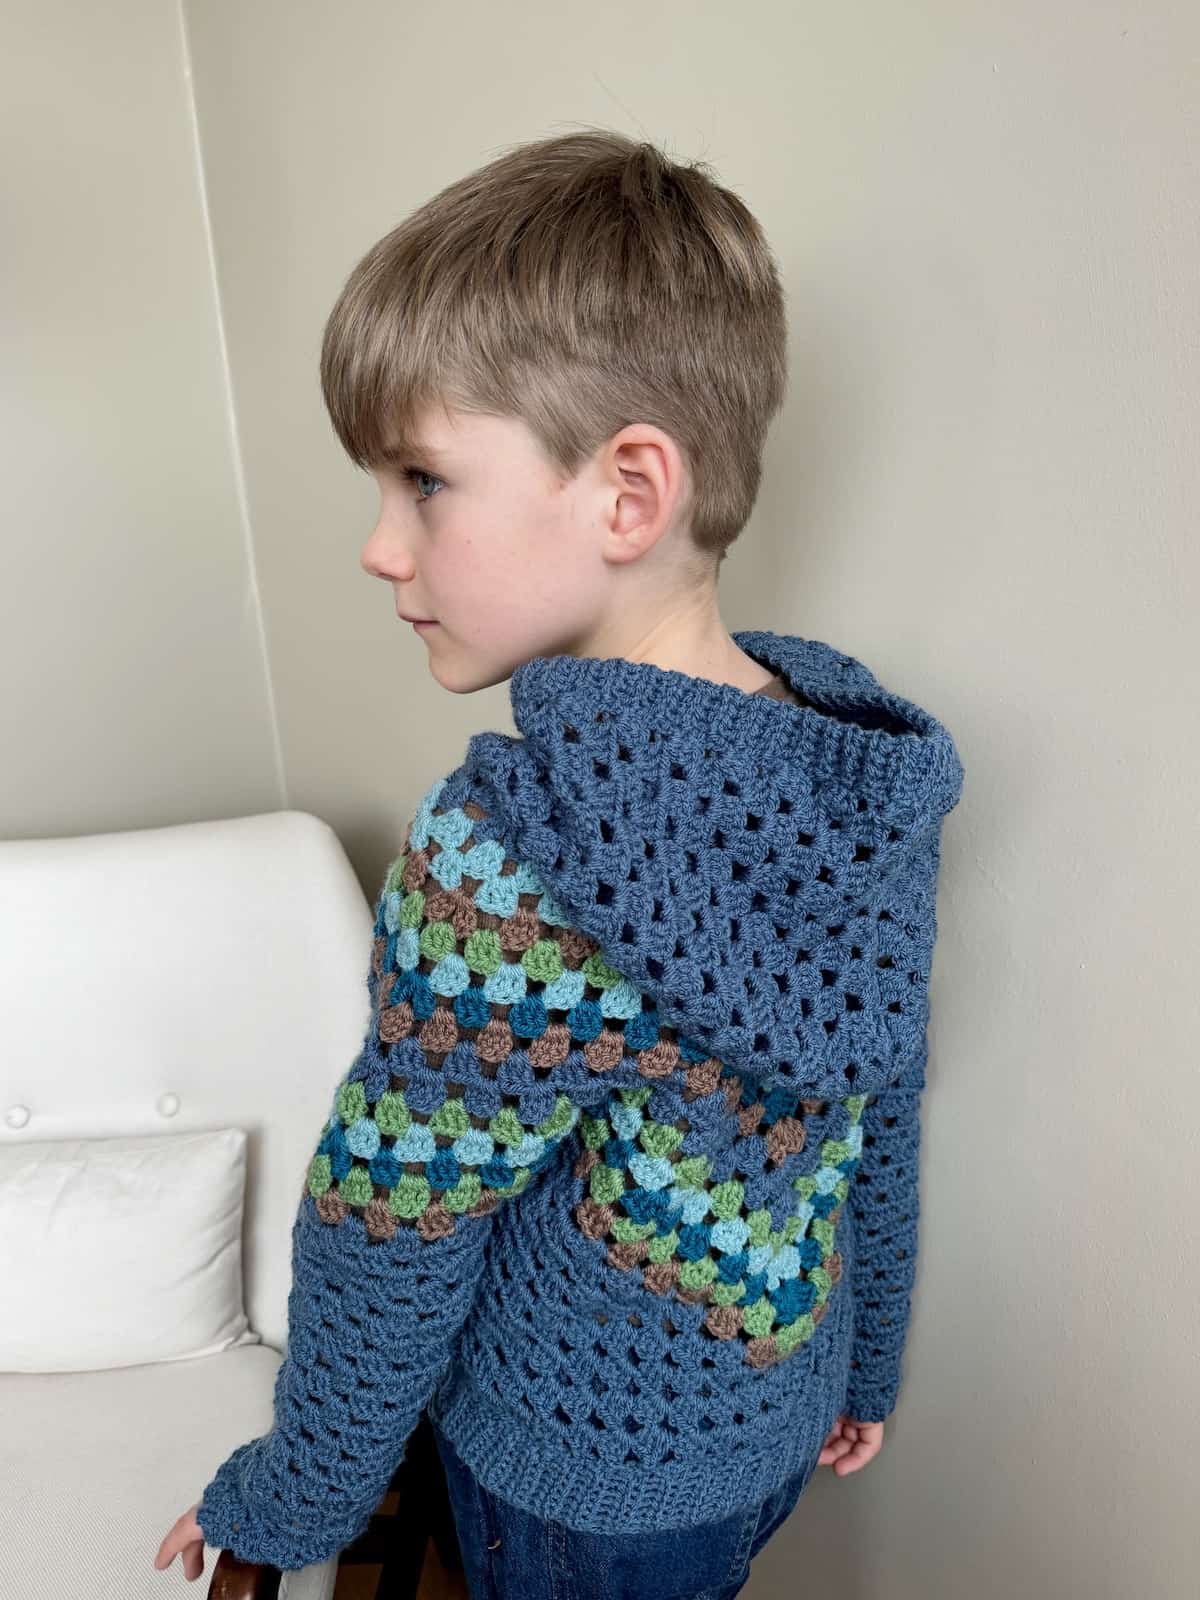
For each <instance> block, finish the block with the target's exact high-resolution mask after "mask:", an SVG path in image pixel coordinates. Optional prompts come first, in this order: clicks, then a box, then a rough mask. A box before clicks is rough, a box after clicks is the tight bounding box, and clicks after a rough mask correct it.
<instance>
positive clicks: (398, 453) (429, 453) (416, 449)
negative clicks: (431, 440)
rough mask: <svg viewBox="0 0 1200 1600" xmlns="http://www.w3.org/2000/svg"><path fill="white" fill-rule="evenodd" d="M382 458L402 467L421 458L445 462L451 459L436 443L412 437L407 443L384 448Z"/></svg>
mask: <svg viewBox="0 0 1200 1600" xmlns="http://www.w3.org/2000/svg"><path fill="white" fill-rule="evenodd" d="M380 460H382V461H383V462H385V463H386V464H387V465H388V466H391V467H402V466H406V465H408V464H410V463H411V462H413V461H420V460H426V461H440V462H443V463H444V462H446V461H448V460H450V457H449V456H448V455H447V454H446V452H445V451H443V450H439V449H437V447H436V446H435V445H430V444H422V443H421V441H420V440H419V439H410V440H409V441H408V442H407V443H405V444H398V445H393V446H392V447H391V448H390V449H388V450H384V452H383V454H382V455H381V457H380Z"/></svg>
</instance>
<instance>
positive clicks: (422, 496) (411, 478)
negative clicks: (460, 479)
mask: <svg viewBox="0 0 1200 1600" xmlns="http://www.w3.org/2000/svg"><path fill="white" fill-rule="evenodd" d="M401 476H402V477H403V478H406V479H407V480H408V482H409V483H416V485H417V490H418V499H417V504H418V505H423V504H424V502H425V501H426V500H432V499H433V497H434V495H435V494H436V493H437V490H436V489H432V490H430V491H429V493H425V492H423V491H422V490H421V479H423V478H425V479H429V480H430V481H431V482H433V483H441V482H442V480H441V478H439V477H438V476H437V474H436V473H434V472H426V471H425V469H424V467H402V468H401Z"/></svg>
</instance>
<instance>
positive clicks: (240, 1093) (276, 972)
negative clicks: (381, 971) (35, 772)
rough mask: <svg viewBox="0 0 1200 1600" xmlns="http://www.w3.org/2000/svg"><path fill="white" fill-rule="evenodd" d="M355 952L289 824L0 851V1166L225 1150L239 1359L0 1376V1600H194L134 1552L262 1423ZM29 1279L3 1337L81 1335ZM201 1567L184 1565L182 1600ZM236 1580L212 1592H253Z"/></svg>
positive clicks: (363, 932)
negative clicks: (138, 1139) (106, 1151)
mask: <svg viewBox="0 0 1200 1600" xmlns="http://www.w3.org/2000/svg"><path fill="white" fill-rule="evenodd" d="M371 935H372V915H371V907H370V905H369V904H368V902H367V900H366V899H365V897H364V895H363V892H362V889H361V887H360V885H359V883H358V880H357V878H356V877H355V874H354V872H353V870H352V868H351V866H350V863H349V861H348V859H347V857H346V854H345V852H344V850H343V848H342V846H341V844H340V842H339V840H338V838H337V836H336V835H335V834H334V832H333V830H332V829H331V828H330V827H329V826H328V824H327V823H325V822H323V821H321V820H320V819H319V818H317V817H315V816H312V815H310V814H308V813H306V812H301V811H279V812H271V813H266V814H263V815H257V816H246V817H236V818H232V819H229V820H227V821H218V822H198V823H187V824H183V825H180V826H174V827H163V828H150V829H144V830H131V831H128V832H118V833H107V834H94V835H88V836H83V837H77V838H64V839H33V840H24V841H10V842H6V843H0V1086H2V1089H3V1093H2V1095H0V1154H3V1152H5V1151H11V1150H12V1149H13V1148H14V1147H16V1146H18V1145H20V1144H21V1143H22V1142H25V1141H29V1142H36V1141H51V1140H67V1139H81V1140H94V1139H107V1138H113V1137H115V1136H126V1137H127V1136H136V1135H147V1134H156V1135H160V1136H162V1135H171V1134H174V1133H183V1132H188V1133H192V1132H195V1131H197V1130H215V1129H222V1128H225V1129H227V1128H240V1129H244V1130H245V1133H246V1143H245V1157H246V1184H245V1209H244V1222H243V1229H242V1268H243V1283H244V1301H245V1312H246V1315H247V1317H248V1320H249V1328H250V1330H251V1334H250V1336H249V1337H252V1336H253V1335H255V1334H256V1335H258V1336H259V1339H260V1342H256V1343H251V1342H235V1343H232V1344H231V1345H230V1346H229V1347H228V1348H225V1349H222V1350H220V1352H219V1353H216V1354H207V1355H201V1356H197V1357H192V1358H184V1359H178V1358H176V1359H168V1360H151V1361H145V1360H142V1361H141V1363H140V1364H138V1365H123V1364H117V1363H116V1362H114V1363H113V1364H111V1365H109V1366H107V1367H104V1368H98V1369H96V1370H84V1371H63V1370H61V1364H60V1368H59V1370H53V1371H40V1370H30V1368H31V1367H34V1366H36V1364H37V1363H36V1361H34V1362H28V1363H26V1364H24V1366H23V1369H22V1370H18V1371H14V1370H0V1477H2V1478H3V1491H2V1494H0V1551H2V1552H3V1555H2V1558H0V1561H2V1566H0V1594H2V1595H4V1596H8V1595H12V1596H16V1595H39V1596H40V1595H54V1596H55V1600H107V1597H108V1596H121V1597H122V1600H136V1597H139V1596H145V1597H147V1600H153V1597H158V1600H161V1597H164V1596H168V1595H171V1594H181V1595H182V1594H189V1595H193V1596H194V1595H195V1594H196V1592H197V1586H196V1585H195V1584H189V1583H188V1582H187V1580H186V1579H185V1578H184V1576H183V1573H182V1569H181V1564H180V1562H179V1561H178V1560H176V1561H174V1562H172V1564H171V1566H170V1568H169V1569H168V1570H167V1571H165V1572H161V1571H157V1570H155V1568H154V1567H153V1560H154V1555H155V1552H156V1551H157V1549H158V1546H159V1543H160V1541H161V1540H162V1537H163V1535H164V1534H165V1533H166V1531H167V1529H168V1528H169V1526H170V1525H171V1523H172V1522H173V1521H174V1520H175V1518H176V1517H178V1516H179V1514H180V1513H181V1512H183V1511H185V1510H186V1509H187V1508H188V1507H189V1506H190V1505H193V1504H194V1503H195V1502H196V1501H198V1500H199V1499H200V1495H201V1492H202V1490H203V1489H204V1487H205V1485H206V1483H207V1482H208V1479H209V1477H210V1476H211V1474H212V1473H213V1471H215V1469H216V1467H217V1466H218V1465H219V1463H220V1462H221V1461H222V1460H223V1459H224V1458H225V1456H226V1455H227V1454H228V1453H229V1452H230V1451H231V1450H232V1449H233V1448H234V1446H236V1445H238V1444H240V1443H242V1442H243V1441H244V1440H246V1439H250V1438H252V1437H254V1436H256V1435H257V1434H260V1433H263V1432H265V1431H266V1430H267V1429H268V1428H269V1427H270V1425H271V1419H272V1400H273V1387H274V1381H275V1375H276V1371H277V1369H278V1367H279V1364H280V1361H281V1359H282V1356H283V1354H284V1352H285V1347H286V1333H287V1296H288V1290H289V1287H290V1282H291V1278H290V1234H291V1225H292V1221H293V1218H294V1216H295V1212H296V1208H297V1204H298V1202H299V1199H300V1194H301V1191H302V1188H303V1184H304V1182H305V1178H306V1171H307V1164H308V1160H309V1157H310V1156H311V1154H312V1150H313V1149H314V1148H315V1143H316V1140H317V1138H318V1137H319V1134H320V1130H321V1127H322V1124H323V1122H324V1120H325V1118H326V1117H327V1116H328V1114H329V1106H330V1100H331V1096H332V1094H333V1091H334V1088H335V1086H336V1084H337V1082H338V1080H339V1079H340V1077H341V1075H342V1073H343V1072H344V1071H345V1069H346V1067H347V1066H348V1065H349V1063H350V1061H351V1060H352V1059H353V1057H354V1055H355V1054H356V1052H357V1050H358V1049H359V1047H360V1045H361V1042H362V1037H363V1033H364V1030H365V1028H366V1025H367V1021H368V1017H369V997H368V993H367V988H366V974H367V967H368V963H369V959H370V949H371ZM10 1165H11V1163H10ZM10 1199H11V1196H10ZM4 1225H5V1226H6V1227H10V1226H11V1225H12V1213H11V1211H10V1213H9V1215H8V1216H6V1217H5V1218H4ZM235 1231H236V1230H235ZM41 1265H42V1267H44V1268H45V1275H44V1276H39V1277H38V1280H37V1282H38V1285H39V1287H38V1292H37V1295H36V1296H35V1297H34V1298H35V1299H47V1300H49V1301H51V1302H52V1303H50V1304H44V1305H38V1304H30V1303H29V1298H30V1297H28V1296H26V1297H25V1301H26V1303H24V1304H22V1303H21V1300H20V1299H18V1298H16V1292H18V1291H19V1287H20V1286H19V1285H14V1284H12V1283H5V1284H4V1285H3V1289H2V1290H0V1293H2V1294H3V1298H4V1312H3V1316H4V1318H5V1319H14V1318H15V1319H17V1326H18V1327H19V1328H23V1329H25V1331H27V1332H29V1333H30V1335H31V1336H32V1337H33V1338H34V1339H35V1340H36V1335H37V1332H38V1328H39V1326H46V1325H48V1324H39V1321H38V1319H39V1318H54V1317H60V1318H61V1317H74V1318H77V1319H79V1324H80V1326H81V1327H86V1319H87V1318H88V1315H89V1306H88V1304H87V1303H86V1301H87V1298H88V1297H87V1295H86V1294H83V1295H80V1294H79V1293H78V1292H77V1284H73V1283H71V1282H66V1281H60V1279H59V1278H56V1277H55V1275H54V1273H53V1270H52V1268H53V1263H52V1262H48V1263H41ZM46 1283H49V1284H50V1285H51V1287H50V1289H49V1292H48V1293H43V1290H42V1288H41V1285H43V1284H46ZM81 1301H82V1302H83V1303H81ZM136 1310H137V1308H131V1311H134V1312H135V1313H136ZM22 1319H24V1321H23V1322H22ZM247 1337H248V1336H247V1335H246V1334H245V1333H243V1334H242V1340H243V1341H245V1340H246V1339H247ZM131 1348H132V1346H131ZM10 1359H11V1358H10ZM2 1367H3V1362H0V1368H2ZM223 1560H224V1563H225V1565H226V1566H227V1567H228V1566H231V1565H236V1564H235V1563H232V1558H230V1557H228V1556H226V1557H225V1558H223ZM215 1562H216V1552H212V1551H208V1550H206V1553H205V1568H206V1572H205V1578H204V1580H203V1589H202V1591H201V1592H203V1591H204V1590H207V1589H208V1586H209V1583H210V1581H213V1579H214V1563H215ZM336 1568H337V1563H336V1561H329V1562H325V1563H322V1564H321V1565H319V1566H312V1567H306V1568H304V1569H303V1570H302V1571H300V1572H294V1573H285V1574H284V1575H283V1582H282V1587H281V1588H280V1589H279V1593H280V1594H282V1595H286V1596H288V1597H289V1600H329V1597H330V1596H332V1594H333V1589H334V1580H335V1575H336ZM254 1570H258V1569H252V1574H251V1575H253V1571H254ZM236 1576H237V1582H235V1583H233V1584H231V1585H230V1586H229V1587H227V1588H226V1589H225V1591H224V1592H227V1593H230V1594H233V1593H235V1592H237V1593H246V1594H249V1593H252V1592H254V1591H253V1589H252V1588H250V1587H241V1588H239V1587H238V1582H244V1580H245V1577H246V1574H245V1573H244V1572H243V1573H241V1574H238V1575H236ZM275 1576H276V1575H275V1574H274V1573H273V1569H267V1579H266V1584H265V1586H264V1587H263V1589H262V1592H264V1593H266V1592H268V1590H269V1589H270V1587H271V1584H272V1582H273V1580H274V1577H275ZM213 1592H214V1593H216V1592H218V1585H217V1583H216V1582H214V1590H213Z"/></svg>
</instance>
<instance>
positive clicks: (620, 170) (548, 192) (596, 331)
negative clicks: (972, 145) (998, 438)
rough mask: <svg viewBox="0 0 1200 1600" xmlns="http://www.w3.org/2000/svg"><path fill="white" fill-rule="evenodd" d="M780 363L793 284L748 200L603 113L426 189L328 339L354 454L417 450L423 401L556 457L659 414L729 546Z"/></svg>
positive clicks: (708, 548) (330, 375) (717, 555)
mask: <svg viewBox="0 0 1200 1600" xmlns="http://www.w3.org/2000/svg"><path fill="white" fill-rule="evenodd" d="M786 378H787V326H786V314H785V307H784V294H783V289H782V286H781V284H780V281H779V276H778V273H777V271H776V267H775V263H774V260H773V258H772V254H771V251H770V248H769V246H768V244H767V241H766V239H765V237H764V235H763V231H762V229H761V227H760V226H759V224H758V222H757V221H756V220H755V218H754V216H753V214H752V213H751V212H750V210H749V209H748V208H747V207H746V205H745V204H744V203H743V202H742V201H741V200H740V199H739V198H738V197H737V195H735V194H733V193H732V192H731V191H730V190H728V189H725V188H722V187H721V186H720V185H719V184H718V183H716V182H714V181H713V178H712V177H711V176H710V169H709V168H708V166H707V163H704V162H691V163H688V164H686V165H683V164H678V163H676V162H673V161H671V160H669V159H668V158H667V156H666V155H665V154H664V153H663V152H662V151H661V150H659V149H658V148H656V147H655V146H654V145H653V144H649V143H644V142H638V141H635V140H633V139H630V138H627V137H626V136H625V135H624V134H621V133H617V132H614V131H611V130H608V129H604V128H596V127H587V128H585V130H584V131H583V132H579V133H568V134H563V135H559V136H557V137H553V138H548V139H542V140H538V141H535V142H533V143H528V144H522V145H518V146H517V147H515V148H513V149H511V150H510V151H509V152H508V153H507V154H505V155H502V156H500V157H499V158H498V159H496V160H494V161H492V162H490V163H489V164H488V165H487V166H484V167H481V168H479V169H478V170H476V171H474V172H472V173H470V174H468V176H466V177H464V178H460V179H459V180H458V181H457V182H455V183H452V184H450V185H449V186H448V187H447V188H445V189H443V190H441V192H440V193H438V194H436V195H434V197H433V198H432V199H430V200H428V201H426V202H425V204H424V205H422V206H421V207H419V209H418V210H416V211H414V212H413V213H412V214H411V215H410V216H408V217H407V218H406V219H405V220H404V221H403V222H402V223H401V224H400V225H399V226H398V227H397V228H394V229H393V230H392V232H391V233H389V234H387V235H386V236H385V237H384V238H382V239H380V240H379V242H378V243H377V244H376V245H374V246H373V247H372V248H371V249H370V250H369V251H368V252H367V254H366V255H365V256H364V257H363V259H362V260H361V261H360V262H359V264H358V266H357V267H355V269H354V271H353V272H352V273H351V275H350V277H349V279H348V280H347V283H346V286H345V288H344V289H343V290H342V293H341V295H340V296H339V298H338V301H337V304H336V305H335V306H334V308H333V311H332V312H331V314H330V317H329V321H328V323H327V324H326V327H325V333H324V338H323V341H322V348H321V385H322V389H323V391H324V395H325V404H326V406H327V407H328V410H329V415H330V418H331V420H332V422H333V426H334V428H335V430H336V431H337V435H338V437H339V439H340V440H341V442H342V444H343V445H344V447H345V449H346V451H347V453H348V454H349V456H350V458H351V459H352V460H353V461H354V462H355V463H356V464H357V465H358V466H360V467H366V468H369V469H377V468H379V467H381V466H383V465H385V464H387V463H388V462H389V461H391V462H394V461H395V460H396V459H397V456H399V457H400V458H406V457H409V456H410V452H409V441H411V440H412V438H413V436H414V431H415V420H414V419H415V418H416V416H417V415H418V414H419V412H420V411H421V410H423V409H424V408H425V407H426V406H429V405H437V404H450V405H453V406H457V407H459V408H461V409H463V410H467V411H482V412H489V413H495V414H499V415H502V416H503V415H507V416H514V417H519V418H521V419H522V420H523V421H524V422H525V424H526V426H527V427H528V428H529V429H530V430H531V432H532V433H533V434H534V435H535V437H536V438H537V439H538V440H539V442H540V444H541V446H542V448H543V449H544V451H545V453H546V455H547V457H548V459H549V460H550V462H551V464H552V465H553V466H554V467H555V468H556V469H557V470H558V471H559V472H560V473H561V474H562V476H563V477H564V478H570V477H572V476H573V475H574V474H575V473H576V472H577V471H578V470H579V468H580V467H581V466H582V465H583V464H584V462H585V461H587V460H588V459H589V458H590V457H591V456H592V454H593V453H594V452H595V451H596V450H597V449H598V448H599V447H600V446H601V445H602V444H603V443H604V442H605V441H606V440H607V439H610V438H611V437H612V435H613V434H614V433H617V432H618V431H619V430H620V429H621V428H623V427H624V426H625V425H626V424H627V423H631V422H649V423H653V424H654V425H655V426H657V427H660V428H663V429H664V430H665V431H666V432H667V433H669V434H670V435H671V436H672V438H674V440H675V441H676V443H677V444H678V445H679V448H680V450H681V452H682V454H683V456H684V459H685V461H686V463H687V466H688V469H689V473H690V477H691V484H692V493H691V497H690V500H689V501H688V502H687V503H686V504H685V507H684V513H683V514H684V517H685V520H686V521H687V523H688V525H689V526H690V529H691V534H692V538H693V540H694V542H695V544H696V546H697V548H698V549H699V550H700V551H702V552H706V553H708V554H709V555H711V556H712V557H713V560H714V565H717V566H719V564H720V563H721V561H723V560H724V558H725V554H726V551H727V547H728V546H729V545H730V544H731V543H732V542H733V540H734V539H735V538H736V536H737V534H738V533H739V532H740V530H741V529H742V527H743V526H744V525H745V523H746V520H747V518H748V517H749V515H750V511H751V508H752V507H753V505H754V501H755V497H756V495H757V493H758V486H759V480H760V478H761V474H762V450H763V445H764V442H765V439H766V433H767V429H768V427H769V425H770V422H771V419H772V418H773V416H774V415H775V413H776V412H777V411H778V409H779V407H780V405H781V404H782V401H783V395H784V390H785V385H786ZM404 464H406V465H410V466H420V465H422V463H421V461H420V459H419V456H415V457H411V458H409V459H405V461H404Z"/></svg>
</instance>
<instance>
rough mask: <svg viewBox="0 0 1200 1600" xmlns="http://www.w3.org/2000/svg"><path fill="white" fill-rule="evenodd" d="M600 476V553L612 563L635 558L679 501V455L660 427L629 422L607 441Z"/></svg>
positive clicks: (682, 475) (669, 520)
mask: <svg viewBox="0 0 1200 1600" xmlns="http://www.w3.org/2000/svg"><path fill="white" fill-rule="evenodd" d="M601 474H602V478H603V481H604V486H605V489H606V491H608V492H609V493H610V494H611V500H610V501H609V506H610V509H609V513H608V526H609V530H610V537H609V540H608V543H607V545H606V548H605V554H606V555H607V556H608V557H609V558H610V559H612V560H614V561H636V560H637V558H638V557H639V556H641V555H644V554H645V552H646V551H647V550H649V549H650V548H651V547H652V546H653V545H654V544H656V543H657V542H658V540H659V539H661V538H662V536H663V534H665V533H666V532H668V530H669V529H670V528H671V527H672V525H673V523H674V520H675V516H676V513H677V511H678V509H679V507H680V506H681V505H682V503H683V494H684V488H685V485H686V479H687V469H686V466H685V464H684V460H683V455H682V453H681V451H680V449H679V446H678V445H677V444H676V443H675V440H674V439H673V438H672V437H671V435H670V434H669V433H666V432H665V431H664V430H663V429H662V428H656V427H654V426H652V425H651V424H650V423H643V422H634V423H630V424H629V426H628V427H625V428H622V429H621V431H620V432H619V433H615V434H614V435H613V436H612V438H611V439H610V440H609V441H608V444H607V445H606V446H605V448H604V451H603V453H602V457H601Z"/></svg>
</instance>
